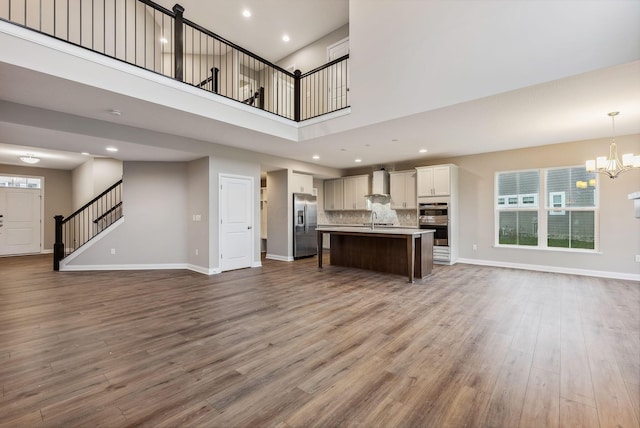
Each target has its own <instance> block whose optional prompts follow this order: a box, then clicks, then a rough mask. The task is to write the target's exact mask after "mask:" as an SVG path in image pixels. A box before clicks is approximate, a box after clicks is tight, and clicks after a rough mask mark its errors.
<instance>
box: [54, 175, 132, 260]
mask: <svg viewBox="0 0 640 428" xmlns="http://www.w3.org/2000/svg"><path fill="white" fill-rule="evenodd" d="M121 217H122V180H120V181H118V182H117V183H115V184H113V185H112V186H111V187H109V188H108V189H107V190H105V191H104V192H102V193H101V194H99V195H98V196H96V197H95V198H94V199H92V200H91V201H90V202H87V203H86V204H85V205H84V206H82V207H81V208H80V209H78V210H77V211H76V212H74V213H73V214H71V215H70V216H68V217H67V218H64V216H62V215H57V216H55V217H54V219H55V242H54V244H53V269H54V270H56V271H57V270H60V261H61V260H62V259H64V258H65V257H67V256H68V255H69V254H71V253H73V252H74V251H76V250H77V249H78V248H80V247H81V246H83V245H84V244H86V243H87V242H89V241H90V240H91V239H93V238H95V237H96V236H97V235H98V234H99V233H100V232H102V231H103V230H104V229H106V228H107V227H109V226H110V225H112V224H113V223H115V222H116V221H117V220H118V219H120V218H121Z"/></svg>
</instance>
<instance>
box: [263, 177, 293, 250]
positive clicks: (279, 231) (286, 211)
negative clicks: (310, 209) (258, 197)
mask: <svg viewBox="0 0 640 428" xmlns="http://www.w3.org/2000/svg"><path fill="white" fill-rule="evenodd" d="M288 177H289V171H288V170H286V169H282V170H279V171H271V172H268V173H267V204H269V216H268V217H267V230H269V237H268V238H267V258H272V256H276V257H277V258H281V259H288V258H289V257H291V245H290V235H291V227H290V225H291V222H290V220H289V218H290V216H291V213H290V211H291V209H290V202H289V198H288V195H289V188H288V183H289V178H288Z"/></svg>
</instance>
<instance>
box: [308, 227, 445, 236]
mask: <svg viewBox="0 0 640 428" xmlns="http://www.w3.org/2000/svg"><path fill="white" fill-rule="evenodd" d="M316 230H317V231H319V232H323V231H326V232H347V233H360V234H363V235H375V234H384V235H420V234H423V233H434V232H435V231H434V230H433V229H416V228H401V227H389V226H386V227H376V228H375V229H371V228H370V227H364V226H328V225H327V226H318V227H317V228H316Z"/></svg>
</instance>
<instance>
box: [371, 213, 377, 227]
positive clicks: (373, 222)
mask: <svg viewBox="0 0 640 428" xmlns="http://www.w3.org/2000/svg"><path fill="white" fill-rule="evenodd" d="M374 218H375V219H376V220H377V219H378V214H376V212H375V211H373V210H372V211H371V230H374V229H375V228H376V223H375V221H374V220H373V219H374Z"/></svg>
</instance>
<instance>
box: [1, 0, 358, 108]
mask: <svg viewBox="0 0 640 428" xmlns="http://www.w3.org/2000/svg"><path fill="white" fill-rule="evenodd" d="M183 15H184V8H183V7H182V6H180V5H178V4H176V5H175V6H174V7H173V9H172V10H169V9H166V8H164V7H162V6H160V5H158V4H156V3H154V2H152V1H150V0H0V19H2V20H5V21H8V22H11V23H13V24H17V25H20V26H23V27H26V28H29V29H31V30H34V31H38V32H40V33H43V34H46V35H49V36H52V37H55V38H57V39H60V40H64V41H66V42H69V43H72V44H74V45H77V46H81V47H83V48H86V49H90V50H92V51H94V52H98V53H100V54H103V55H106V56H109V57H111V58H115V59H118V60H120V61H124V62H127V63H129V64H133V65H136V66H138V67H142V68H144V69H146V70H150V71H153V72H155V73H159V74H162V75H165V76H167V77H171V78H173V79H176V80H178V81H180V82H183V83H186V84H189V85H192V86H195V87H197V88H200V89H202V90H206V91H209V92H212V93H215V94H218V95H220V96H223V97H226V98H230V99H233V100H235V101H238V102H242V103H245V104H247V105H251V106H253V107H256V108H260V109H263V110H265V111H268V112H270V113H273V114H276V115H278V116H282V117H285V118H287V119H291V120H295V121H302V120H306V119H311V118H314V117H317V116H321V115H323V114H326V113H331V112H334V111H337V110H340V109H343V108H346V107H348V106H349V97H348V95H349V92H348V91H349V89H348V76H349V70H348V64H349V56H348V55H345V56H344V57H342V58H338V59H336V60H334V61H331V62H329V63H328V64H325V65H323V66H321V67H318V68H316V69H315V70H312V71H310V72H308V73H304V74H302V73H300V71H298V70H296V71H295V72H293V73H292V72H290V71H288V70H285V69H283V68H282V67H279V66H277V65H275V64H272V63H271V62H269V61H267V60H265V59H263V58H261V57H259V56H258V55H255V54H253V53H251V52H249V51H247V50H246V49H243V48H242V47H240V46H237V45H235V44H234V43H232V42H230V41H228V40H225V39H224V38H222V37H220V36H218V35H217V34H215V33H213V32H212V31H209V30H207V29H205V28H203V27H201V26H199V25H198V24H196V23H194V22H191V21H189V20H187V19H184V17H183Z"/></svg>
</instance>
